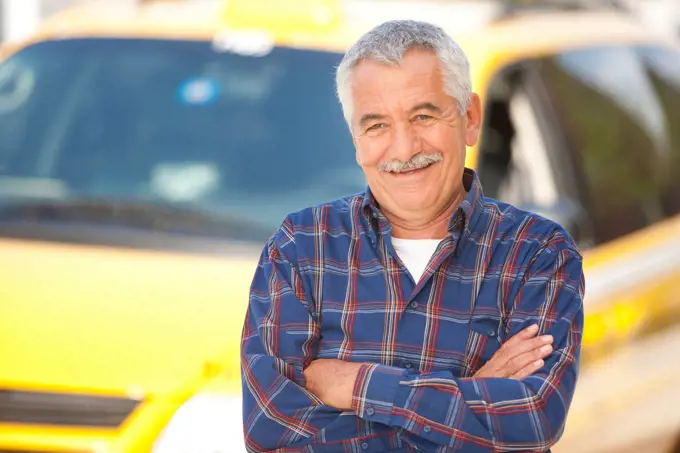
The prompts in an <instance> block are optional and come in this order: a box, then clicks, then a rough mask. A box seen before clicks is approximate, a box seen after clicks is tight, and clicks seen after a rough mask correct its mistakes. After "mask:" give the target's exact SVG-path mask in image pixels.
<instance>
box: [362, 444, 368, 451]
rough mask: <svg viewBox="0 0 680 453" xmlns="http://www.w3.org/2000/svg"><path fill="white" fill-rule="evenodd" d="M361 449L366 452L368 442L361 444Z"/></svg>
mask: <svg viewBox="0 0 680 453" xmlns="http://www.w3.org/2000/svg"><path fill="white" fill-rule="evenodd" d="M361 448H363V449H364V450H368V442H362V443H361Z"/></svg>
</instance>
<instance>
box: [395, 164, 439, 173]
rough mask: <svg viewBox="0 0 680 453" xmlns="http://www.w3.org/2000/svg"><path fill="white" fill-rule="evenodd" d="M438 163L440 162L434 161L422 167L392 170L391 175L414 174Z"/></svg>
mask: <svg viewBox="0 0 680 453" xmlns="http://www.w3.org/2000/svg"><path fill="white" fill-rule="evenodd" d="M436 163H438V162H432V163H430V164H427V165H425V166H424V167H420V168H409V169H406V170H402V171H400V172H392V171H391V172H389V173H390V174H391V175H394V176H413V175H416V174H419V173H423V172H424V171H425V170H427V169H428V168H430V167H432V166H433V165H434V164H436Z"/></svg>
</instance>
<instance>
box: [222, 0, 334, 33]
mask: <svg viewBox="0 0 680 453" xmlns="http://www.w3.org/2000/svg"><path fill="white" fill-rule="evenodd" d="M340 3H341V2H340V0H286V1H281V0H227V1H226V2H225V5H224V10H223V22H224V23H225V25H226V26H227V27H229V28H231V29H264V30H268V31H272V32H279V31H280V32H299V31H319V30H325V29H328V28H331V27H333V26H334V25H336V24H337V23H338V22H339V20H340V10H341V4H340Z"/></svg>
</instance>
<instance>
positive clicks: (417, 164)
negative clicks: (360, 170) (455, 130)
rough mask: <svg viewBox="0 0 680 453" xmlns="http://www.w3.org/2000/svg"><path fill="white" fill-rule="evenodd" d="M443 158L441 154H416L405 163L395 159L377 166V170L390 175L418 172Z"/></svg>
mask: <svg viewBox="0 0 680 453" xmlns="http://www.w3.org/2000/svg"><path fill="white" fill-rule="evenodd" d="M443 158H444V156H443V155H442V153H430V154H423V153H418V154H416V155H415V156H413V157H411V158H410V159H409V160H407V161H406V162H402V161H400V160H397V159H392V160H390V161H387V162H384V163H382V164H380V165H379V166H378V170H380V171H385V172H392V173H401V172H403V171H408V170H418V169H421V168H425V167H427V166H428V165H430V164H434V163H436V162H439V161H441V160H442V159H443Z"/></svg>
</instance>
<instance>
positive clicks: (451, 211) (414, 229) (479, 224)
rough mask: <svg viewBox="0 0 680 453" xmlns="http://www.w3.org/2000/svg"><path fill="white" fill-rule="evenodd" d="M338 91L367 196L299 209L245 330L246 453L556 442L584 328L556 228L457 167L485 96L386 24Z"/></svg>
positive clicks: (424, 28) (569, 262) (415, 29)
mask: <svg viewBox="0 0 680 453" xmlns="http://www.w3.org/2000/svg"><path fill="white" fill-rule="evenodd" d="M337 84H338V86H337V89H338V95H339V98H340V101H341V103H342V107H343V109H344V113H345V117H346V119H347V122H348V124H349V126H350V131H351V133H352V136H353V137H354V144H355V146H356V157H357V162H358V163H359V165H360V166H361V168H362V169H363V171H364V173H365V175H366V178H367V180H368V185H369V188H368V189H367V190H366V193H364V194H360V195H355V196H349V197H347V198H344V199H341V200H337V201H334V202H331V203H328V204H324V205H322V206H318V207H314V208H309V209H304V210H302V211H299V212H296V213H293V214H290V215H289V216H288V217H287V218H286V219H285V220H284V222H283V224H282V225H281V228H280V229H279V231H278V232H277V233H275V235H274V236H273V237H272V239H271V240H270V241H269V243H268V244H267V246H266V247H265V249H264V251H263V254H262V257H261V261H260V263H259V266H258V268H257V271H256V274H255V278H254V280H253V283H252V291H251V295H250V304H249V309H248V313H247V316H246V321H245V327H244V332H243V339H242V371H243V393H244V396H243V398H244V399H243V417H244V431H245V438H246V444H247V447H248V449H249V450H250V451H256V452H261V451H272V450H276V451H279V452H293V451H304V452H358V451H368V452H382V451H395V452H415V451H432V452H434V451H437V452H443V451H461V452H470V453H472V452H489V451H547V450H548V449H549V448H550V447H551V446H552V445H554V444H555V442H556V441H557V440H558V439H559V437H560V436H561V433H562V430H563V427H564V422H565V418H566V415H567V411H568V408H569V405H570V402H571V399H572V394H573V392H574V387H575V383H576V375H577V370H578V363H579V352H580V342H581V332H582V327H583V312H582V299H583V293H584V279H583V273H582V259H581V256H580V254H579V252H578V251H577V249H576V246H575V245H574V243H573V242H572V240H571V239H570V237H569V236H568V234H567V233H566V232H565V230H564V229H563V228H561V227H560V226H559V225H556V224H555V223H553V222H551V221H548V220H546V219H543V218H541V217H538V216H537V215H533V214H530V213H526V212H523V211H520V210H518V209H516V208H514V207H512V206H509V205H507V204H503V203H500V202H498V201H494V200H491V199H488V198H485V197H484V195H483V193H482V188H481V186H480V183H479V181H478V180H477V176H476V175H475V172H474V171H472V170H469V169H466V168H465V167H464V162H465V153H466V146H472V145H474V144H475V143H476V141H477V139H478V136H479V130H480V124H481V106H480V100H479V97H478V96H477V95H476V94H474V93H472V92H471V87H470V76H469V69H468V62H467V58H466V56H465V54H464V53H463V52H462V50H461V49H460V48H459V47H458V46H457V45H456V44H455V43H454V42H453V40H451V38H449V37H448V36H447V35H446V34H445V33H444V32H443V31H442V30H441V29H440V28H438V27H436V26H433V25H430V24H427V23H420V22H414V21H394V22H387V23H385V24H382V25H380V26H378V27H376V28H375V29H373V30H371V31H370V32H368V33H367V34H366V35H364V36H363V37H362V38H361V39H360V40H359V41H358V42H357V43H356V44H355V45H354V46H353V47H352V48H351V49H350V50H349V51H348V52H347V54H346V55H345V57H344V59H343V61H342V63H341V65H340V66H339V67H338V72H337Z"/></svg>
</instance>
